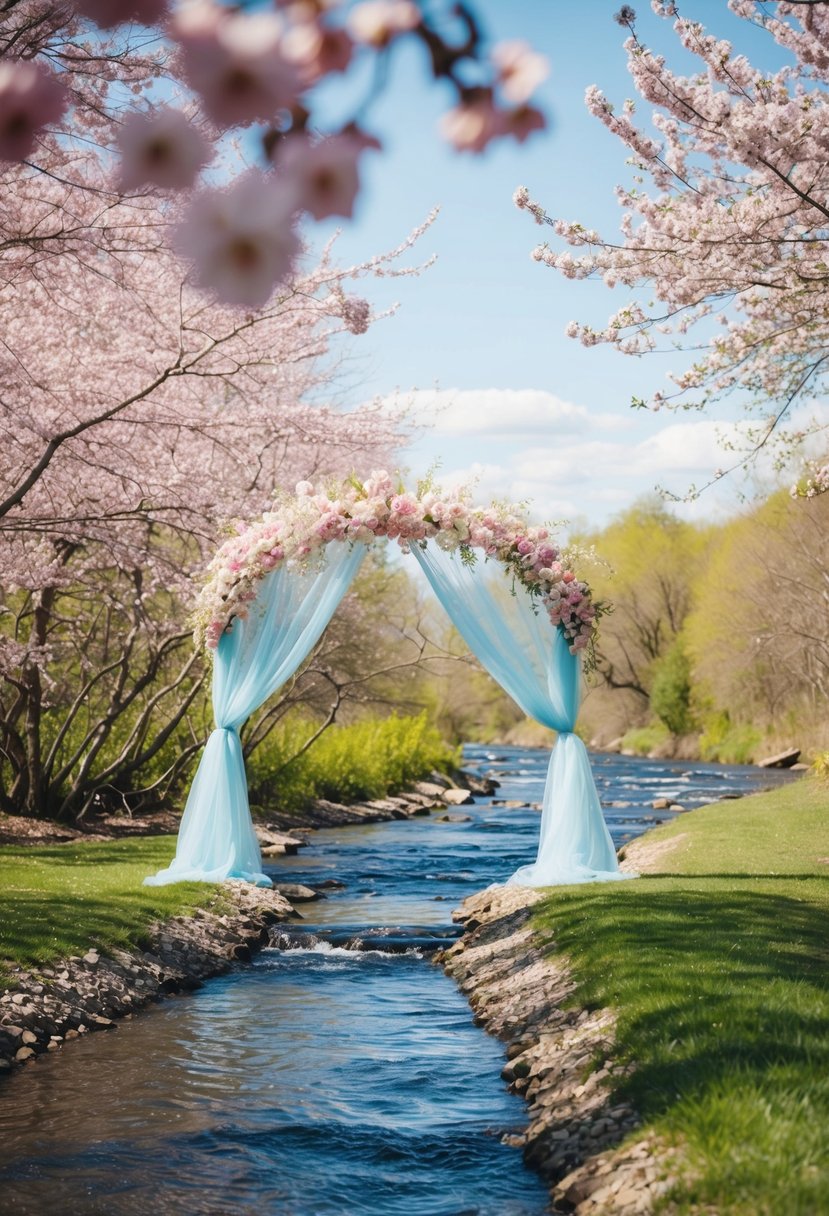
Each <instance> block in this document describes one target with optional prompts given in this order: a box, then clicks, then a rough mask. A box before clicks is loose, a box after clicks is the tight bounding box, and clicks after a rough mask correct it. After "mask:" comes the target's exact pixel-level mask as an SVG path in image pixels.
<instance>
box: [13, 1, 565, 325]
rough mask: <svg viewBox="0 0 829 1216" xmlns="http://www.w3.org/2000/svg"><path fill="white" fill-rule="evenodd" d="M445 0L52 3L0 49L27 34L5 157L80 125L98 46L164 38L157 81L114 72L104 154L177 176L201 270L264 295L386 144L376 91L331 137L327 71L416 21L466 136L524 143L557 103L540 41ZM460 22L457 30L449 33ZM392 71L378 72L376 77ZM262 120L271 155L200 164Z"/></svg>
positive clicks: (160, 190)
mask: <svg viewBox="0 0 829 1216" xmlns="http://www.w3.org/2000/svg"><path fill="white" fill-rule="evenodd" d="M7 7H11V8H15V7H16V6H7ZM26 7H27V8H28V7H30V6H29V5H27V6H26ZM431 7H432V6H425V5H421V4H420V3H415V0H360V2H359V3H356V4H351V5H346V4H344V3H341V2H338V0H275V2H274V4H273V6H272V8H271V9H270V11H269V9H268V8H267V7H260V8H257V9H256V10H255V11H253V12H247V11H245V10H244V7H243V6H230V5H228V4H226V3H222V2H221V0H180V2H178V3H173V2H172V0H73V2H72V3H71V4H67V5H63V6H58V7H56V8H55V11H54V13H53V14H52V15H51V16H50V20H49V22H48V23H46V24H47V25H48V29H47V30H46V33H45V34H44V35H43V37H42V38H41V40H40V42H38V40H37V38H34V36H31V37H29V35H28V34H26V37H28V38H29V42H28V43H27V42H26V41H25V39H23V41H21V40H20V39H21V38H22V37H23V34H24V33H26V31H27V30H28V29H29V26H30V25H34V26H36V27H37V28H38V29H40V28H41V26H43V25H44V22H43V18H42V16H40V15H39V16H38V18H37V20H36V21H34V22H29V24H28V25H27V22H26V20H25V19H24V17H25V14H23V15H22V16H21V17H20V21H21V29H20V30H16V29H15V28H14V22H15V21H16V20H17V18H16V17H13V18H12V19H10V20H11V24H9V20H6V19H3V18H0V51H2V47H3V46H4V45H5V46H7V47H13V46H15V45H16V44H18V43H19V45H20V47H21V48H22V49H21V51H20V57H19V58H15V57H14V53H12V54H11V55H9V56H8V57H7V58H6V60H5V61H4V62H2V63H0V162H3V161H6V162H10V163H20V162H22V161H27V160H28V158H30V157H32V156H34V157H36V158H37V157H38V156H39V154H40V153H41V152H42V150H43V149H44V147H46V146H47V145H48V143H49V137H50V136H52V137H54V136H58V137H60V136H61V135H65V134H67V133H70V134H71V133H72V131H73V130H74V127H73V124H77V114H76V110H77V104H76V103H77V82H76V81H75V80H74V79H73V73H76V72H77V69H78V65H79V63H80V62H81V61H83V60H85V57H86V56H87V55H88V54H89V48H90V47H94V48H95V57H96V58H100V59H101V60H102V61H104V62H107V63H109V64H112V65H117V64H119V63H120V62H121V58H122V56H123V55H124V54H125V52H124V46H129V45H131V43H132V42H135V41H136V40H137V42H138V43H140V42H141V41H142V40H143V41H144V42H148V43H149V44H150V45H152V44H153V43H156V44H157V45H158V46H159V47H160V54H161V61H160V62H159V63H158V64H156V65H154V67H153V69H152V72H151V73H150V79H148V80H145V81H141V82H136V81H135V80H134V79H130V78H127V77H121V76H119V73H118V71H117V69H115V68H114V69H113V71H112V72H111V73H110V75H111V77H112V81H113V83H117V84H120V85H121V86H122V88H120V89H117V90H111V91H110V92H109V93H106V94H104V93H102V94H101V95H100V96H98V97H97V99H96V100H97V103H98V104H97V110H98V113H99V117H101V116H106V115H109V116H110V117H111V118H112V119H114V128H115V130H114V135H113V136H112V138H111V139H100V140H99V143H98V146H99V147H100V148H102V149H106V152H105V156H106V158H107V159H109V158H110V157H111V154H112V153H114V154H115V155H114V156H113V157H112V159H113V160H114V161H115V164H116V170H115V173H114V174H113V181H112V187H113V190H114V191H120V192H121V193H122V194H135V193H141V192H146V191H152V192H154V193H156V194H161V196H162V197H165V198H166V196H168V195H169V194H170V192H176V193H177V194H178V195H179V196H180V201H181V204H182V205H181V207H180V216H179V222H178V225H177V236H176V239H175V242H174V243H175V246H176V248H177V250H178V252H179V253H180V254H181V255H182V256H183V257H185V258H186V259H187V260H188V261H189V262H190V263H191V265H192V267H193V277H194V281H195V282H196V283H198V284H199V285H200V286H201V287H203V288H205V289H208V290H210V291H212V292H213V293H214V294H215V295H217V296H218V298H219V299H220V300H221V301H222V302H223V303H226V304H231V305H237V306H240V307H246V308H258V307H260V306H261V305H263V304H264V303H265V301H266V300H267V299H268V298H269V296H270V295H271V293H272V292H273V291H274V290H275V288H276V287H277V286H278V285H279V284H280V283H282V282H284V281H285V280H286V279H287V278H288V277H289V275H290V273H291V270H292V268H293V265H294V262H295V260H296V257H297V254H298V252H299V239H298V236H297V231H296V229H297V224H298V221H299V218H300V216H301V215H302V214H303V212H304V213H305V214H306V215H308V216H310V217H312V218H313V219H315V220H324V219H327V218H329V217H332V216H337V217H343V218H350V217H351V216H352V214H353V210H354V206H355V200H356V199H357V196H358V194H359V190H360V181H361V177H362V162H363V155H364V153H365V152H366V151H367V150H369V149H374V150H379V149H380V148H381V144H380V141H379V140H378V139H377V138H376V137H375V136H374V135H372V134H370V133H369V132H367V131H365V130H362V129H361V127H362V123H363V121H364V114H365V111H366V109H367V105H366V104H365V103H364V104H363V105H361V106H360V107H359V109H358V114H359V124H358V121H357V119H356V118H355V119H352V120H350V121H349V120H348V112H346V115H345V119H344V121H343V122H342V124H341V125H340V126H338V128H337V129H335V130H333V131H329V132H328V133H325V134H322V135H320V134H319V133H318V132H319V131H320V130H321V127H322V124H321V123H320V122H319V120H318V115H317V114H316V112H315V109H316V98H315V94H314V90H315V88H316V86H318V85H321V84H328V83H330V81H331V80H332V78H334V77H342V76H343V75H344V74H345V73H347V72H349V70H350V69H351V68H352V66H355V67H356V68H357V70H358V71H359V70H360V66H359V65H360V64H361V62H362V61H363V60H365V59H366V58H367V57H372V56H374V57H376V58H377V59H379V58H381V57H383V56H388V55H389V54H390V53H391V51H392V49H393V46H394V45H395V44H396V43H397V42H398V41H399V40H400V39H401V38H404V37H408V38H413V39H418V40H419V41H420V42H421V43H422V44H423V46H424V48H425V49H426V50H427V51H428V54H429V57H430V61H431V63H430V66H431V71H432V75H433V76H434V77H435V79H443V80H444V81H447V82H448V83H449V84H450V85H452V86H453V87H454V90H455V93H456V96H457V105H456V106H455V107H454V108H452V109H450V110H449V111H448V112H447V113H446V115H445V116H444V119H443V122H442V124H441V127H442V131H443V134H444V136H445V138H446V140H447V141H448V142H449V143H450V144H451V145H452V146H453V147H454V148H455V150H456V151H461V152H475V153H478V152H482V151H484V149H485V148H486V147H487V146H488V145H489V144H490V143H492V142H493V141H494V140H496V139H503V138H511V139H515V140H517V141H518V142H519V143H523V142H524V141H525V140H526V139H527V138H528V137H529V136H530V135H531V134H532V133H533V132H534V131H537V130H543V128H544V126H545V118H544V115H543V113H542V112H541V111H540V110H539V109H537V108H536V107H534V106H533V105H532V104H530V102H531V96H532V94H533V92H534V91H535V89H536V88H537V86H538V85H539V84H541V82H542V81H543V80H544V79H545V78H546V76H547V74H548V64H547V60H546V59H545V58H544V56H542V55H539V54H538V53H537V52H535V51H533V49H532V48H531V47H530V46H529V45H528V44H527V43H525V42H523V41H520V40H513V41H507V42H502V43H498V44H496V45H495V46H494V47H492V49H491V51H489V52H485V51H484V49H483V39H482V35H481V32H480V31H479V29H478V26H477V21H476V19H475V17H474V14H473V13H472V12H471V10H470V9H469V8H467V7H464V8H463V9H462V10H461V8H460V6H458V10H456V11H454V12H452V13H451V14H450V15H449V21H448V23H447V24H446V25H445V26H444V24H443V23H442V22H441V21H440V14H436V13H434V12H431V11H430V9H431ZM90 21H91V22H92V23H93V27H95V28H93V29H92V31H90V30H89V27H88V23H89V22H90ZM453 23H454V25H455V26H456V27H459V31H460V34H461V36H462V41H460V42H458V41H457V40H456V39H455V35H454V34H452V35H448V34H446V33H445V32H443V31H444V29H446V30H451V29H452V25H453ZM142 25H143V26H148V27H155V29H154V33H155V35H156V37H155V38H154V39H150V40H147V38H146V35H145V34H142V33H141V32H140V28H139V29H138V30H137V31H136V32H133V30H134V27H140V26H142ZM7 26H8V28H6V27H7ZM456 32H457V31H456ZM19 36H20V37H19ZM448 36H449V37H450V41H446V38H447V37H448ZM33 38H34V40H32V39H33ZM50 39H51V41H50ZM90 39H91V41H87V40H90ZM65 47H69V48H70V54H69V55H68V56H67V54H66V53H65V51H64V49H62V48H65ZM57 48H61V49H57ZM55 61H66V62H68V63H71V65H72V69H73V72H70V71H68V70H66V71H61V72H58V71H55V70H54V69H53V67H52V64H53V62H55ZM162 73H163V75H164V76H165V77H167V78H168V79H169V81H170V82H171V83H172V85H173V89H172V94H173V101H172V102H170V101H168V100H167V97H169V95H170V92H171V90H170V89H169V88H167V89H165V96H164V99H163V100H162V98H161V97H160V96H158V90H157V89H155V88H152V89H151V88H150V87H149V86H150V85H151V84H152V81H153V79H155V78H157V77H158V76H159V75H161V74H162ZM382 75H383V73H382V72H381V71H376V72H375V73H374V76H375V80H376V81H379V80H380V79H381V76H382ZM126 90H128V91H129V92H130V93H133V94H134V95H136V96H138V97H139V98H141V100H140V101H139V102H137V103H136V104H134V105H132V106H130V107H129V108H126V109H124V110H123V111H121V110H119V107H118V106H114V105H113V98H114V96H115V95H116V94H118V95H121V94H123V93H124V92H125V91H126ZM352 91H353V90H352ZM73 93H74V95H73ZM70 102H71V103H72V105H70ZM326 108H327V107H326ZM67 111H69V117H68V119H67V121H66V122H65V123H63V124H62V125H61V120H62V118H63V116H64V114H65V113H66V112H67ZM255 127H259V128H260V130H259V134H260V144H261V148H262V153H263V155H262V158H261V161H260V165H259V166H255V167H253V168H251V169H249V170H248V172H247V173H246V174H245V175H244V176H242V177H241V178H239V179H236V180H233V181H231V182H230V184H229V185H225V186H216V185H208V184H205V183H204V180H203V178H202V176H201V175H202V170H203V169H204V168H205V166H207V165H209V164H211V162H212V161H213V160H214V158H215V157H216V156H217V155H222V148H223V144H224V145H226V144H227V141H226V140H224V138H223V137H225V136H226V135H227V133H228V132H233V133H234V134H235V135H237V136H238V135H239V133H240V132H241V131H242V130H243V129H250V128H255ZM113 145H114V147H113ZM355 332H361V331H360V330H359V328H358V329H357V330H355Z"/></svg>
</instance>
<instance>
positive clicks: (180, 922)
mask: <svg viewBox="0 0 829 1216" xmlns="http://www.w3.org/2000/svg"><path fill="white" fill-rule="evenodd" d="M458 781H463V785H462V786H459V785H458V784H457V782H458ZM494 788H495V783H494V782H491V781H489V780H487V779H482V778H478V777H475V776H474V775H472V774H467V773H463V774H462V773H455V774H452V776H448V775H446V774H442V773H432V774H430V779H429V780H428V781H420V782H417V783H416V784H415V785H414V786H413V787H412V789H410V790H407V791H405V792H403V793H400V794H399V795H395V796H393V797H388V798H384V799H376V800H373V801H368V802H359V803H351V804H344V803H337V802H329V801H326V800H324V799H320V800H318V801H317V802H315V803H314V804H313V805H312V806H311V807H310V808H308V809H307V810H306V811H304V812H303V813H302V814H297V815H290V814H286V813H282V812H279V811H275V812H273V813H272V814H271V815H269V816H268V822H267V823H266V824H263V823H261V821H260V823H258V824H257V834H258V836H259V840H260V845H261V848H262V854H263V856H265V857H269V856H276V855H279V854H285V853H295V852H296V851H297V850H298V849H300V848H302V847H303V845H305V844H306V843H307V839H306V837H305V836H304V835H303V833H304V832H312V831H314V830H315V829H317V828H323V827H339V826H344V825H348V824H360V823H376V822H382V821H383V820H389V819H409V818H414V817H416V816H420V815H429V814H431V813H432V811H440V810H442V811H443V812H444V813H447V817H449V811H450V809H451V808H452V807H457V806H462V805H463V804H464V803H467V802H471V801H472V799H473V791H474V792H475V793H479V794H483V793H489V792H491V791H492V790H493V789H494ZM260 820H261V816H260ZM5 823H6V831H7V834H9V835H10V837H11V838H12V839H15V841H16V842H17V843H20V842H22V841H25V842H26V843H31V844H38V843H43V838H41V837H40V836H37V835H35V834H34V833H33V832H32V831H28V832H23V831H22V830H18V831H15V828H16V827H17V825H16V823H15V822H13V821H12V820H11V819H10V817H8V816H7V817H5ZM23 823H24V826H27V827H28V826H29V821H23ZM40 826H41V828H42V829H43V830H47V829H49V828H50V827H51V828H52V834H51V835H48V834H47V836H46V837H45V839H47V840H48V841H49V843H61V842H65V843H69V842H70V841H74V840H77V839H79V838H80V839H108V838H110V836H111V835H113V834H118V835H134V834H136V833H137V832H140V831H141V830H142V828H143V829H145V830H146V828H147V827H148V825H147V824H145V823H144V822H143V821H137V820H128V821H127V823H126V824H125V825H123V826H124V828H125V830H124V831H123V832H121V833H113V832H107V831H106V830H104V832H102V833H91V834H90V833H88V832H81V831H78V830H73V829H68V828H59V827H58V826H57V825H42V824H41V825H40ZM103 826H104V828H105V829H106V827H107V826H108V825H103ZM164 830H166V831H169V830H170V825H169V824H168V823H167V822H166V820H165V821H164ZM322 895H323V892H322V891H321V890H316V889H311V888H307V887H302V886H299V885H297V884H282V885H281V887H277V888H274V889H273V890H267V889H264V888H259V887H251V886H249V885H248V884H247V883H242V882H228V883H224V884H222V886H221V887H219V888H217V892H216V896H215V899H214V901H213V902H212V903H211V904H210V905H209V906H208V907H207V908H202V909H197V910H196V911H194V912H193V913H192V914H191V915H189V916H180V917H174V918H173V919H171V920H169V921H165V922H164V923H163V924H157V925H155V926H153V928H152V929H151V930H150V941H149V943H148V946H147V949H146V950H132V951H128V950H116V951H111V952H110V953H109V954H103V953H99V951H98V950H97V949H90V950H88V951H87V952H86V953H85V954H84V955H82V956H81V955H78V956H73V957H72V958H67V959H60V960H58V961H57V962H53V963H52V964H51V965H49V966H43V967H38V968H32V969H30V970H25V971H21V970H18V971H17V972H13V974H12V982H11V984H10V985H9V986H8V987H7V988H6V990H5V991H4V992H3V993H2V995H0V1074H2V1073H4V1072H7V1071H9V1070H10V1069H11V1068H13V1067H14V1066H15V1065H18V1064H24V1063H27V1062H29V1061H31V1060H34V1059H35V1058H36V1057H37V1056H38V1055H40V1054H42V1053H43V1052H47V1051H56V1050H58V1049H59V1048H60V1047H62V1046H63V1044H64V1043H66V1042H68V1041H70V1040H72V1039H76V1038H78V1037H79V1036H80V1035H83V1034H87V1033H89V1032H91V1031H96V1030H109V1029H112V1028H114V1027H115V1026H116V1025H117V1021H118V1019H119V1018H124V1017H130V1016H132V1014H133V1013H135V1012H136V1011H138V1010H139V1009H141V1008H142V1007H144V1006H146V1005H148V1004H150V1003H151V1002H153V1001H157V1000H160V999H161V998H163V997H164V996H167V995H170V994H171V993H177V992H185V991H189V990H192V989H193V988H196V987H198V985H199V984H200V983H201V982H202V981H203V980H205V979H208V978H209V977H211V976H214V975H220V974H222V973H223V972H225V971H227V970H228V968H229V967H231V966H232V965H233V964H234V963H238V962H243V961H246V960H248V959H250V957H251V955H252V953H253V952H254V951H255V950H256V949H258V948H260V947H261V946H263V945H266V944H267V943H268V941H269V940H270V939H269V931H270V927H271V926H272V925H274V924H277V923H279V922H282V921H284V920H286V919H287V918H289V917H291V916H294V915H296V913H295V910H294V907H293V904H294V903H295V902H304V901H306V900H312V899H319V898H321V897H322Z"/></svg>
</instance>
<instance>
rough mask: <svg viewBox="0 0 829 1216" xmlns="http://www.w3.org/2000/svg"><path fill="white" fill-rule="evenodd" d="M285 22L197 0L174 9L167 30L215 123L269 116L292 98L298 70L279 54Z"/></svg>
mask: <svg viewBox="0 0 829 1216" xmlns="http://www.w3.org/2000/svg"><path fill="white" fill-rule="evenodd" d="M284 31H285V27H284V25H283V23H282V21H281V20H280V18H279V17H277V16H276V14H274V13H254V14H250V15H248V14H245V13H229V12H228V10H227V9H225V8H224V7H223V6H222V5H219V4H215V3H213V2H212V0H197V2H196V3H195V4H192V5H190V6H189V7H185V8H183V9H181V10H180V11H179V12H177V13H176V15H175V17H174V19H173V21H172V23H171V32H172V35H173V37H174V38H175V40H176V42H177V43H178V45H179V48H180V51H181V66H182V71H183V74H184V76H185V77H186V79H187V81H188V82H189V84H190V85H191V86H192V88H193V89H194V90H195V91H196V92H197V93H198V95H199V97H200V99H201V104H202V109H203V110H204V112H205V114H206V115H207V116H208V118H210V119H212V120H213V121H214V122H215V123H218V124H219V126H224V127H228V126H237V125H238V126H245V125H247V124H248V123H252V122H256V121H257V120H260V119H261V120H266V119H271V118H273V117H274V116H275V115H276V113H277V111H279V110H280V109H283V108H284V107H287V106H291V105H293V103H294V102H295V100H296V98H297V96H298V94H299V91H300V88H301V81H300V78H299V72H298V70H297V67H296V65H295V64H294V63H292V62H291V61H290V60H289V59H288V58H287V57H286V56H285V54H284V53H283V50H282V39H283V36H284Z"/></svg>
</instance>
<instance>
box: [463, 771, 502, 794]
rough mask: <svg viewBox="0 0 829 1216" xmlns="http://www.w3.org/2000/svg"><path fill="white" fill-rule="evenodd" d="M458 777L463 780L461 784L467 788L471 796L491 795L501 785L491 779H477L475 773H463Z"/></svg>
mask: <svg viewBox="0 0 829 1216" xmlns="http://www.w3.org/2000/svg"><path fill="white" fill-rule="evenodd" d="M458 776H459V777H462V778H463V784H464V785H466V786H468V787H469V789H470V790H471V791H472V793H473V794H492V793H494V792H495V790H497V789H499V788H500V785H501V782H500V781H496V780H495V779H494V778H493V777H478V776H477V775H476V774H475V773H467V772H465V771H463V772H460V773H459V774H458Z"/></svg>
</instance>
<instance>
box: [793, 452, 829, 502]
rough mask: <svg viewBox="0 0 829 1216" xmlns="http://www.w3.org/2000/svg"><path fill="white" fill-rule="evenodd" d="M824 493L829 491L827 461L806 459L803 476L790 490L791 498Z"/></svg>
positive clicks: (813, 496) (828, 467) (828, 465)
mask: <svg viewBox="0 0 829 1216" xmlns="http://www.w3.org/2000/svg"><path fill="white" fill-rule="evenodd" d="M826 493H829V463H827V464H824V465H820V464H818V463H817V461H814V460H810V461H806V462H805V471H804V476H803V477H802V478H801V480H800V481H798V482H797V483H796V484H795V485H793V486H792V488H791V490H790V494H791V496H792V498H816V497H817V495H818V494H826Z"/></svg>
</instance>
